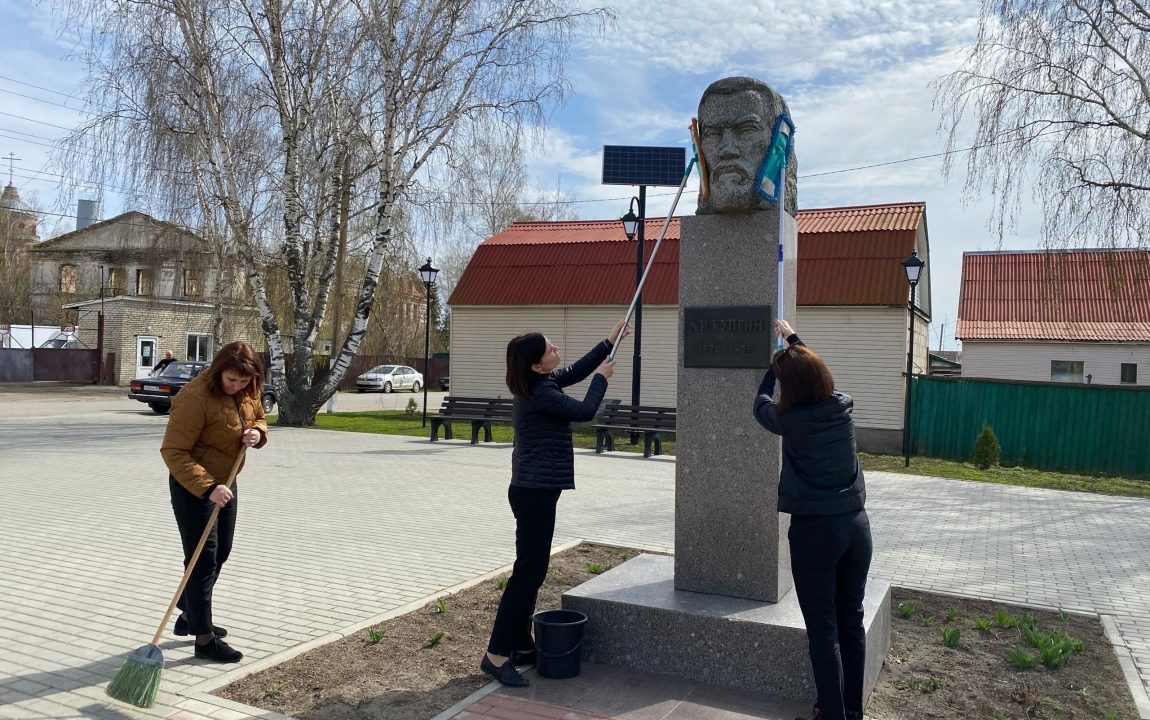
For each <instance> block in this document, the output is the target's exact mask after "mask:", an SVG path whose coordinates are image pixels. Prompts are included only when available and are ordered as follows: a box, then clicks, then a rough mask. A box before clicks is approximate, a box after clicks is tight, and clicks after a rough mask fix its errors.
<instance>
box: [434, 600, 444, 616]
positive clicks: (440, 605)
mask: <svg viewBox="0 0 1150 720" xmlns="http://www.w3.org/2000/svg"><path fill="white" fill-rule="evenodd" d="M445 612H447V603H446V602H445V601H444V600H443V598H439V599H438V600H436V601H435V614H436V615H442V614H443V613H445Z"/></svg>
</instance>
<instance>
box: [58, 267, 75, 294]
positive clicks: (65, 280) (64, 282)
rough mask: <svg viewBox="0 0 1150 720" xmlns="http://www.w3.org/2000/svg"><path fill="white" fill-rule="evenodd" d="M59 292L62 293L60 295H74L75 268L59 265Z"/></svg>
mask: <svg viewBox="0 0 1150 720" xmlns="http://www.w3.org/2000/svg"><path fill="white" fill-rule="evenodd" d="M60 292H62V293H75V292H76V266H75V265H61V266H60Z"/></svg>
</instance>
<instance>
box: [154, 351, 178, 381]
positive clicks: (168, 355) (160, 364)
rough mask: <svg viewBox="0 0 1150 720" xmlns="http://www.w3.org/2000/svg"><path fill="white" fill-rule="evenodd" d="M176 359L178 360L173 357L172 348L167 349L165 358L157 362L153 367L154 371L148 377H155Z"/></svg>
mask: <svg viewBox="0 0 1150 720" xmlns="http://www.w3.org/2000/svg"><path fill="white" fill-rule="evenodd" d="M175 361H176V360H175V358H173V357H172V351H171V350H165V351H164V359H163V360H161V361H160V362H158V363H156V366H155V367H153V368H152V372H150V373H148V377H155V376H157V375H159V374H160V373H162V372H163V371H164V368H166V367H167V366H169V365H171V364H172V363H174V362H175Z"/></svg>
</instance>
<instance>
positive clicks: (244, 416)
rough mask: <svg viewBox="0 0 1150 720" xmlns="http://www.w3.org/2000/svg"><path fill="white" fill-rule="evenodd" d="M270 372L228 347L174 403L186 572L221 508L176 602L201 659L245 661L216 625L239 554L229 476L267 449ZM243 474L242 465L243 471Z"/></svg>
mask: <svg viewBox="0 0 1150 720" xmlns="http://www.w3.org/2000/svg"><path fill="white" fill-rule="evenodd" d="M263 377H264V367H263V363H262V362H261V361H260V359H259V357H257V356H256V354H255V351H254V350H253V349H252V347H251V345H248V344H247V343H245V342H239V341H237V342H233V343H229V344H227V345H225V346H224V347H222V348H220V351H219V352H217V353H216V356H215V358H213V360H212V364H211V365H210V366H209V367H208V368H207V369H206V370H204V371H203V372H201V373H200V374H199V375H197V376H196V377H195V378H193V379H192V380H191V382H189V383H188V384H187V385H186V386H185V387H184V389H183V390H181V391H180V392H179V394H177V395H176V396H175V397H174V398H172V414H171V417H170V418H169V420H168V429H167V431H166V432H165V433H164V441H163V444H162V445H161V447H160V454H161V455H162V456H163V458H164V464H166V465H167V466H168V472H169V475H168V491H169V494H170V495H171V499H172V510H173V512H174V513H175V516H176V525H177V527H178V528H179V531H180V540H181V542H182V543H183V547H184V567H185V568H186V567H187V563H188V560H189V559H190V558H191V556H192V553H193V552H194V551H195V548H196V545H197V544H198V543H199V541H200V537H201V535H203V533H204V529H205V527H207V523H208V520H209V519H210V518H211V515H212V511H213V510H214V509H215V508H216V507H219V508H220V513H219V517H218V520H217V522H216V525H215V527H214V528H213V529H212V531H211V534H210V535H209V536H208V541H207V543H206V544H205V545H204V549H203V552H202V553H201V554H200V558H199V560H198V561H197V562H196V566H195V569H194V570H193V572H192V575H191V577H190V578H189V580H188V584H187V587H186V588H185V589H184V593H183V595H182V596H181V597H180V599H179V601H178V602H177V604H176V607H178V608H179V609H180V610H181V611H182V612H181V614H180V616H179V618H177V619H176V626H175V630H174V632H175V634H176V635H195V636H196V646H195V655H196V657H198V658H204V659H207V660H214V661H216V662H239V660H240V659H241V658H242V657H243V653H241V652H239V651H238V650H235V649H233V648H232V647H231V646H230V645H228V644H227V643H226V642H224V640H223V638H224V637H225V636H227V634H228V633H227V630H225V629H224V628H222V627H219V626H217V625H215V624H214V621H213V618H212V590H213V589H214V588H215V584H216V580H217V578H218V577H219V574H220V569H221V568H222V567H223V564H224V563H225V562H226V561H227V559H228V556H229V555H230V554H231V550H232V538H233V537H234V535H235V528H236V512H237V504H238V500H237V499H236V495H237V487H236V484H235V482H233V484H232V487H231V488H230V489H229V488H228V487H227V486H226V485H225V483H226V482H227V478H228V473H229V472H230V471H231V467H232V465H233V464H234V463H235V460H236V457H237V456H238V455H239V453H240V450H241V448H244V447H247V448H261V447H263V446H264V445H265V444H266V443H267V439H268V426H267V422H266V421H265V420H264V409H263V405H262V403H261V402H260V395H261V390H262V387H263ZM241 469H242V466H241Z"/></svg>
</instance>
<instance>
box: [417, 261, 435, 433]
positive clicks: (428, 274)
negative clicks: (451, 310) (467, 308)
mask: <svg viewBox="0 0 1150 720" xmlns="http://www.w3.org/2000/svg"><path fill="white" fill-rule="evenodd" d="M438 274H439V268H437V267H435V266H434V265H432V264H431V258H427V262H425V263H423V265H422V266H421V267H420V268H419V275H420V276H421V277H422V278H423V286H424V288H425V289H426V290H427V302H426V317H425V318H424V321H423V427H427V360H428V357H429V356H430V355H431V285H432V283H434V282H435V276H436V275H438Z"/></svg>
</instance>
